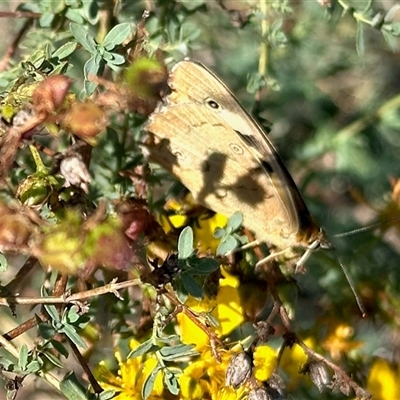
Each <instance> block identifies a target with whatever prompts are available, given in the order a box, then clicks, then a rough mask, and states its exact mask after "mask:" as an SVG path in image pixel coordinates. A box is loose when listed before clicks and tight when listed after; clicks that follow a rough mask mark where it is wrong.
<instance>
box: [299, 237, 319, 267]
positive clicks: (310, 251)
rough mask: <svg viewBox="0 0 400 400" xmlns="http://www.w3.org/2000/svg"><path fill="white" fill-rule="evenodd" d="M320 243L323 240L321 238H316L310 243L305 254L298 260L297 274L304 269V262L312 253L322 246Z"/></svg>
mask: <svg viewBox="0 0 400 400" xmlns="http://www.w3.org/2000/svg"><path fill="white" fill-rule="evenodd" d="M320 244H321V242H320V241H319V240H316V241H314V242H312V243H311V244H310V246H309V247H308V248H307V250H306V251H305V252H304V254H303V255H302V256H301V257H300V260H299V261H297V263H296V269H295V273H296V274H297V273H298V272H300V271H301V270H302V268H303V265H304V263H305V262H306V261H307V260H308V258H309V257H310V256H311V253H312V252H313V251H314V250H315V249H316V248H318V247H319V246H320Z"/></svg>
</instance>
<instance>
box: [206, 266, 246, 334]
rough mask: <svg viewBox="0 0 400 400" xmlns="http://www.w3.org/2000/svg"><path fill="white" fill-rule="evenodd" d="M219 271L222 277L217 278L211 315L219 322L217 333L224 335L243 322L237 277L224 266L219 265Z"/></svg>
mask: <svg viewBox="0 0 400 400" xmlns="http://www.w3.org/2000/svg"><path fill="white" fill-rule="evenodd" d="M221 273H222V275H223V278H221V279H220V280H219V289H218V293H217V298H216V306H215V308H214V310H213V312H212V315H213V316H214V317H215V318H216V319H217V320H218V322H219V326H218V328H217V330H216V331H217V333H218V334H219V335H222V336H225V335H228V334H229V333H231V332H232V331H233V330H234V329H235V328H237V327H238V326H240V325H241V324H242V323H243V321H244V317H243V315H244V312H243V308H242V306H241V305H240V296H239V291H238V287H239V284H240V282H239V279H238V278H237V277H235V276H233V275H230V274H229V273H228V272H227V271H226V270H225V268H224V267H221Z"/></svg>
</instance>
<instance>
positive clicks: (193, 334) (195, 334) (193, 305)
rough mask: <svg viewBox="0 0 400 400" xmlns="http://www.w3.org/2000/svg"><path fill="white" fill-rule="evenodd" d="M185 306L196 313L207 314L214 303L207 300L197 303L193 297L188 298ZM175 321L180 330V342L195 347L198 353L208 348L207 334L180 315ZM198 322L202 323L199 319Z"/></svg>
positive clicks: (186, 317)
mask: <svg viewBox="0 0 400 400" xmlns="http://www.w3.org/2000/svg"><path fill="white" fill-rule="evenodd" d="M185 305H186V306H187V307H189V308H190V309H191V310H192V311H195V312H196V313H207V312H210V310H212V308H213V307H214V305H215V302H213V301H210V300H208V299H207V298H205V299H203V300H201V301H199V300H197V299H195V298H194V297H191V296H189V297H188V299H187V300H186V303H185ZM177 320H178V324H179V328H180V336H181V340H182V342H183V343H185V344H194V345H196V350H197V351H199V352H202V351H203V350H204V349H205V348H208V347H209V339H208V336H207V334H206V333H205V332H204V331H203V329H201V328H200V327H198V326H197V325H196V324H195V323H194V322H193V321H192V320H191V319H190V318H189V317H188V316H186V315H185V314H183V313H180V314H178V315H177ZM200 321H202V319H201V318H200Z"/></svg>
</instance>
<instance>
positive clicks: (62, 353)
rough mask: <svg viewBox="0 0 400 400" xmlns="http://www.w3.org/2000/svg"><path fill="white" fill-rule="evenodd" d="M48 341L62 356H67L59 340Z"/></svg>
mask: <svg viewBox="0 0 400 400" xmlns="http://www.w3.org/2000/svg"><path fill="white" fill-rule="evenodd" d="M50 343H51V345H52V346H53V347H54V348H55V349H56V350H57V351H58V352H59V353H60V354H61V355H62V356H64V357H65V358H67V357H68V354H69V353H68V350H67V348H66V347H65V346H64V345H63V344H62V343H61V342H58V341H57V340H50Z"/></svg>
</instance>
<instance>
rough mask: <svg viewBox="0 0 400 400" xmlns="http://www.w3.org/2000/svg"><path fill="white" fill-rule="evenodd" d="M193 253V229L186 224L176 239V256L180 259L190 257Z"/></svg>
mask: <svg viewBox="0 0 400 400" xmlns="http://www.w3.org/2000/svg"><path fill="white" fill-rule="evenodd" d="M192 253H193V230H192V228H191V227H190V226H187V227H186V228H185V229H183V231H182V232H181V234H180V235H179V239H178V257H179V259H181V260H185V259H187V258H188V257H190V256H191V255H192Z"/></svg>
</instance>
